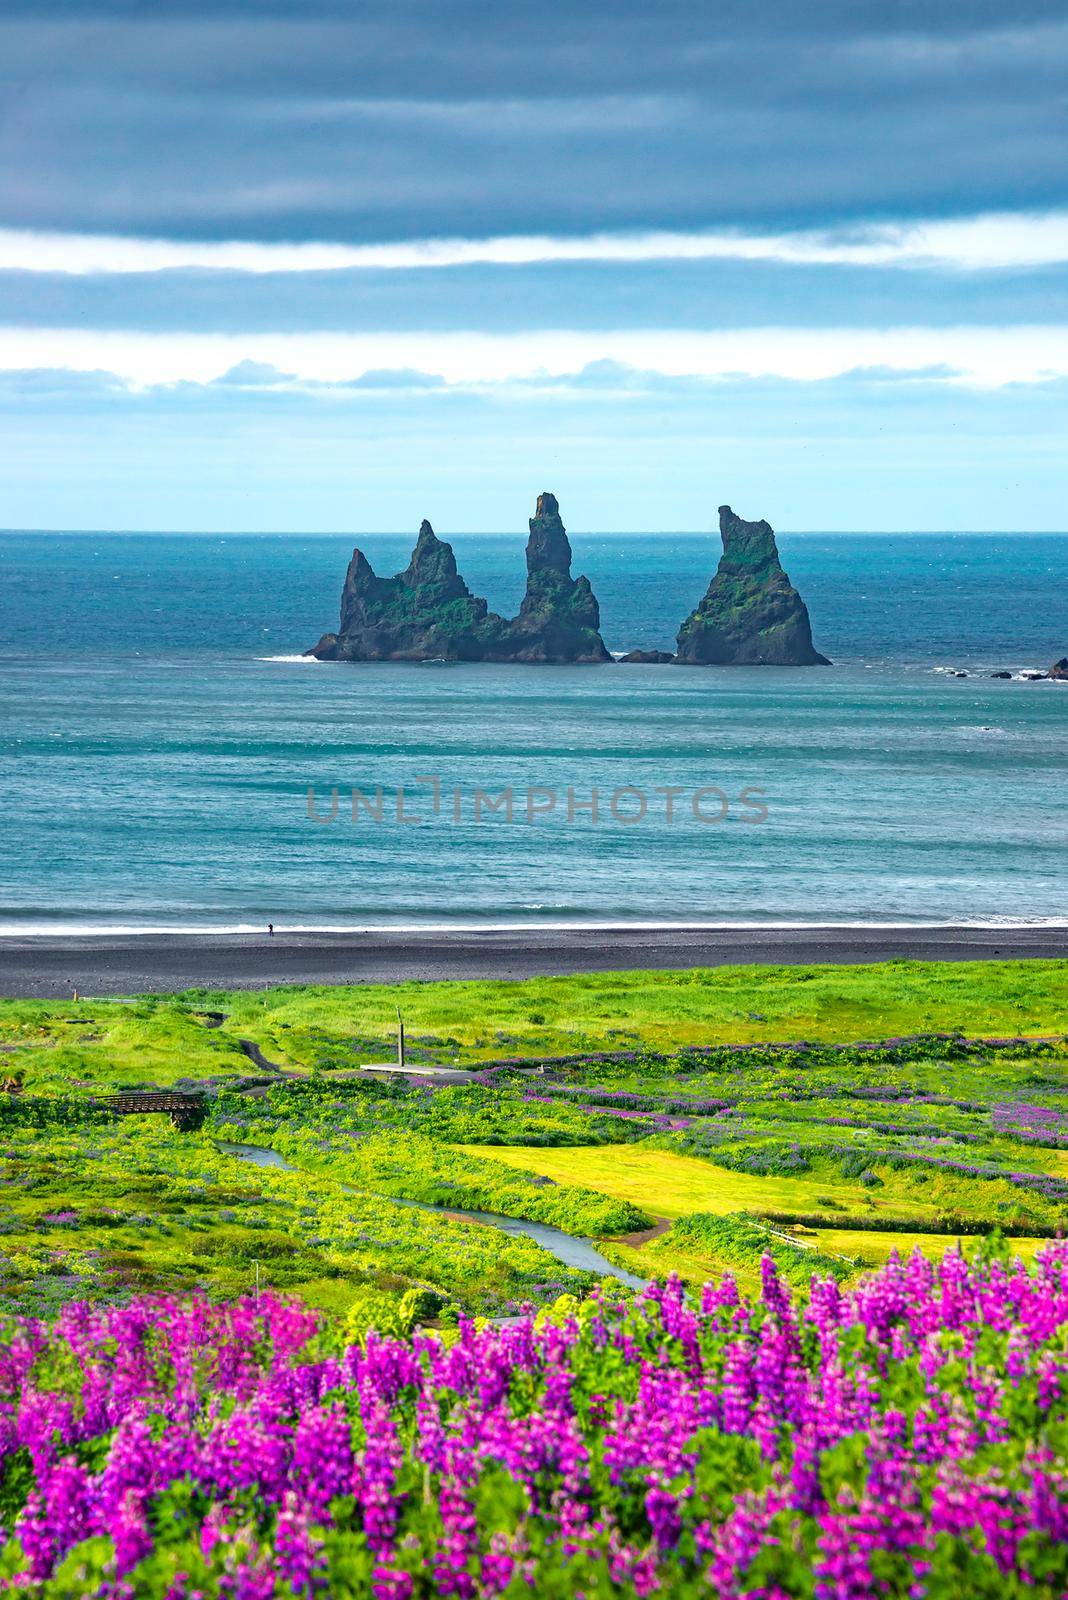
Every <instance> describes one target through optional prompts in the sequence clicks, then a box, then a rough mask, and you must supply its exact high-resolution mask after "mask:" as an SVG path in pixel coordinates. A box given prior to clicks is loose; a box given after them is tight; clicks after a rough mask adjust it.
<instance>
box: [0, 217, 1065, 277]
mask: <svg viewBox="0 0 1068 1600" xmlns="http://www.w3.org/2000/svg"><path fill="white" fill-rule="evenodd" d="M657 261H665V262H666V261H673V262H693V261H746V262H775V263H780V264H786V265H789V266H800V267H805V266H835V267H858V268H873V267H880V268H887V267H891V268H904V269H916V268H932V267H933V268H938V269H941V270H943V271H955V272H990V271H1005V270H1007V269H1011V270H1019V269H1024V268H1027V269H1033V268H1036V267H1049V266H1057V265H1061V264H1064V263H1066V262H1068V210H1057V211H1047V212H1025V211H1022V212H1009V211H1006V212H990V213H987V214H985V215H980V216H972V217H957V218H953V219H940V220H939V219H935V220H928V221H909V222H901V223H895V224H891V223H886V222H883V223H878V224H875V223H869V224H865V225H860V224H857V223H853V224H851V225H850V226H849V228H848V229H823V230H819V231H815V230H811V229H808V230H802V231H795V232H789V233H768V234H756V233H741V232H736V231H713V230H705V231H700V232H673V231H667V230H661V231H657V232H644V233H592V234H587V235H575V236H570V235H553V234H514V235H501V236H498V237H494V238H485V239H463V238H455V239H417V240H409V241H402V242H393V243H381V244H360V245H348V244H339V243H331V242H329V241H319V242H313V241H308V242H304V243H264V242H262V241H257V240H237V239H232V240H227V241H212V240H180V239H144V238H132V237H121V236H116V235H104V234H62V233H47V232H34V231H27V230H20V229H13V228H6V229H0V272H28V273H50V274H62V275H73V276H89V275H94V276H95V275H101V276H116V275H124V274H144V273H159V272H186V273H188V272H216V273H250V274H256V275H262V274H265V273H270V274H297V275H299V274H303V273H323V272H360V271H364V272H368V271H373V272H383V271H387V272H427V271H433V270H441V269H444V268H454V267H470V266H484V265H491V266H500V267H519V266H530V265H549V264H555V263H559V262H582V263H591V262H596V263H607V264H623V263H634V262H657Z"/></svg>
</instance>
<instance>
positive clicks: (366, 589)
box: [306, 494, 611, 662]
mask: <svg viewBox="0 0 1068 1600" xmlns="http://www.w3.org/2000/svg"><path fill="white" fill-rule="evenodd" d="M599 626H600V616H599V611H598V606H597V600H596V598H595V597H594V594H593V591H592V589H591V588H590V585H589V580H588V579H586V578H572V576H571V546H570V544H569V543H568V539H567V534H566V532H565V530H564V525H563V523H562V522H561V520H560V509H559V506H558V505H557V503H556V498H555V496H554V495H551V494H542V495H539V496H538V504H537V512H536V514H535V516H533V517H532V518H531V519H530V538H529V541H528V543H527V588H526V594H525V595H524V597H523V603H522V605H521V607H520V610H519V615H518V616H517V617H515V618H514V619H512V620H511V621H506V620H505V619H504V618H503V617H499V616H497V615H496V613H495V612H492V611H490V610H489V608H488V606H487V604H486V601H485V600H483V599H481V598H480V597H479V596H477V595H473V594H472V593H471V591H470V589H468V587H467V585H466V583H465V582H464V580H463V579H462V578H461V576H460V574H459V572H458V571H457V568H456V557H455V556H454V554H453V551H452V546H451V545H449V544H446V543H445V542H444V541H443V540H441V539H439V538H438V537H437V535H436V534H435V532H434V530H433V528H432V527H431V526H430V523H429V522H424V523H423V524H422V526H421V527H420V529H419V537H418V540H417V541H416V545H415V549H414V550H413V552H412V558H411V560H410V562H409V563H408V566H407V567H406V568H405V570H404V571H403V572H399V573H398V574H397V575H396V577H393V578H380V577H378V576H377V574H376V573H375V572H374V570H373V568H372V567H371V564H370V562H369V561H368V560H367V558H366V556H365V555H364V554H363V553H362V551H360V550H354V551H353V553H352V560H351V561H350V562H349V569H348V572H347V574H346V576H345V586H344V588H343V590H342V593H341V620H340V623H339V626H338V631H337V633H325V634H323V636H322V638H321V639H320V640H319V642H318V644H316V645H314V646H313V647H312V649H311V650H308V651H307V652H306V654H307V655H312V656H316V657H318V659H319V660H320V661H502V662H507V661H521V662H599V661H608V660H610V659H611V658H610V656H609V654H608V651H607V650H606V649H605V646H604V641H603V640H602V638H601V635H600V633H599V631H598V629H599Z"/></svg>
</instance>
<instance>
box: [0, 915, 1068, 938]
mask: <svg viewBox="0 0 1068 1600" xmlns="http://www.w3.org/2000/svg"><path fill="white" fill-rule="evenodd" d="M1035 928H1068V917H1010V916H1004V917H998V916H993V915H991V916H984V917H978V916H977V917H960V918H957V919H955V920H954V921H952V922H949V921H947V920H946V919H945V918H924V919H918V918H906V917H901V918H896V919H893V920H887V921H875V920H872V919H865V918H843V919H841V920H839V921H828V920H825V919H824V920H814V921H811V922H810V921H804V920H801V919H795V920H788V921H783V920H776V921H757V920H752V919H741V918H740V919H737V920H732V921H723V920H721V921H717V922H705V921H700V920H692V919H683V920H670V919H661V920H658V921H646V920H641V921H632V920H628V919H626V918H619V917H617V918H613V919H609V920H592V919H587V918H582V917H578V916H576V917H573V918H566V919H561V918H559V917H554V918H545V919H542V918H538V917H529V918H527V919H526V920H524V921H514V920H505V919H501V920H496V919H493V920H491V919H487V920H484V921H473V920H470V919H466V920H464V919H460V918H457V919H455V920H451V919H450V920H438V921H424V922H419V921H412V922H389V921H384V920H382V921H377V922H337V923H334V922H278V921H276V922H275V923H274V931H275V937H281V936H283V935H287V934H289V935H292V934H301V935H307V936H309V937H319V936H321V935H329V934H344V935H361V934H363V935H367V936H375V937H378V936H381V935H385V934H480V933H484V934H496V933H661V932H663V933H670V932H677V933H762V932H767V933H776V932H778V933H813V932H819V931H820V930H821V929H826V930H842V931H853V932H858V933H863V932H868V933H889V932H893V931H894V930H898V929H901V930H907V931H909V932H916V933H923V932H934V931H936V930H941V929H950V930H953V929H962V930H964V929H968V930H974V931H976V932H982V931H983V930H989V931H991V932H998V933H1011V932H1012V931H1013V930H1014V929H1020V930H1024V929H1035ZM241 936H244V937H249V938H253V937H254V938H267V937H268V934H267V924H266V923H265V922H255V923H254V922H233V923H134V922H123V923H118V922H86V921H76V920H71V921H63V920H59V919H57V920H55V921H49V922H32V921H29V920H27V921H26V922H18V921H13V920H12V919H10V918H4V919H2V920H0V938H3V939H35V938H49V937H51V938H57V939H74V938H161V937H165V938H171V937H174V938H190V939H214V938H222V937H241Z"/></svg>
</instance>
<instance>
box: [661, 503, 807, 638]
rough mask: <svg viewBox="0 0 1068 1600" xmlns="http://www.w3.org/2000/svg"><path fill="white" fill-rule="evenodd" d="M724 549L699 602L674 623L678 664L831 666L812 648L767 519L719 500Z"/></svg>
mask: <svg viewBox="0 0 1068 1600" xmlns="http://www.w3.org/2000/svg"><path fill="white" fill-rule="evenodd" d="M719 531H720V535H721V537H722V539H723V554H722V556H721V557H720V562H719V567H718V569H717V571H716V575H715V577H714V578H713V579H712V582H711V583H710V584H709V586H708V592H707V593H706V595H705V597H704V599H703V600H702V601H701V604H700V605H699V606H698V607H697V610H696V611H692V612H691V613H690V615H689V616H688V617H687V618H686V621H685V622H684V623H683V624H682V627H681V628H680V629H679V635H678V654H677V656H676V660H677V661H678V662H679V664H680V665H681V666H768V667H813V666H822V667H826V666H830V662H829V661H828V660H827V657H826V656H821V655H820V653H819V651H818V650H816V649H814V648H813V644H812V628H811V625H810V623H809V620H808V609H807V607H806V606H805V603H804V601H803V600H802V598H801V596H800V595H799V594H798V592H797V590H796V589H795V588H794V586H793V584H792V583H791V582H790V580H789V578H788V577H787V576H786V573H785V572H784V571H783V569H782V563H781V562H780V560H779V552H778V549H777V547H776V544H775V534H774V532H773V531H772V529H771V526H770V525H769V524H768V523H767V522H745V521H743V519H742V518H741V517H736V516H735V514H734V512H733V511H732V510H731V508H730V506H720V508H719Z"/></svg>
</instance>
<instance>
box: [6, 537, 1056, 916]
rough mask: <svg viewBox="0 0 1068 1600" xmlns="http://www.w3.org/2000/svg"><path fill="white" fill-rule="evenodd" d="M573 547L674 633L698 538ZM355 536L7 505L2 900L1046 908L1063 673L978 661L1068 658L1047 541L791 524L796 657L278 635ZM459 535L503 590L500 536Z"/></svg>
mask: <svg viewBox="0 0 1068 1600" xmlns="http://www.w3.org/2000/svg"><path fill="white" fill-rule="evenodd" d="M572 542H573V545H574V548H575V556H576V561H575V570H576V572H578V571H584V572H586V573H587V574H588V575H589V577H590V579H591V581H592V582H593V585H594V588H595V591H596V593H597V595H598V597H599V599H600V602H601V617H602V631H603V633H604V636H605V639H606V642H607V643H608V645H609V648H610V649H613V650H616V651H624V650H628V649H631V648H634V647H635V646H646V647H650V646H661V647H668V646H670V645H671V644H672V642H673V636H674V632H675V629H676V628H677V626H678V623H679V621H680V620H681V618H682V617H683V616H684V615H685V614H686V612H687V611H689V610H690V608H691V607H692V606H693V605H694V603H695V602H696V601H697V599H698V598H699V597H700V595H701V594H702V593H703V591H704V588H705V586H706V584H707V582H708V579H709V577H710V575H711V573H712V571H713V569H714V566H715V561H716V558H717V556H718V539H713V538H712V537H709V536H704V537H698V536H695V535H686V536H682V535H679V536H673V535H658V536H652V535H649V536H640V535H628V536H619V535H591V536H586V537H575V538H573V541H572ZM352 543H353V540H352V538H351V536H341V537H336V538H335V537H315V538H309V537H303V536H291V537H273V536H272V537H259V536H245V537H241V536H230V537H227V538H214V537H210V538H209V537H195V538H180V537H176V536H163V535H161V536H148V535H144V536H142V535H128V536H118V535H103V534H15V533H13V534H0V779H2V782H3V790H2V793H3V806H4V816H3V832H2V838H0V928H3V929H6V930H14V929H22V930H29V929H35V930H41V931H43V930H46V929H50V930H53V931H55V930H60V929H63V928H71V929H73V928H82V929H89V928H104V929H106V928H118V927H134V928H138V927H146V928H147V927H156V928H168V927H173V928H235V927H243V926H252V927H262V926H263V924H264V923H265V922H267V921H268V920H271V921H273V922H274V923H275V924H276V925H278V926H279V927H296V926H302V927H339V928H340V927H345V928H354V927H355V928H358V927H366V926H382V925H391V926H396V925H408V924H420V925H426V924H436V923H447V924H457V923H468V924H485V923H509V924H514V923H524V922H531V921H539V922H549V923H554V922H571V921H594V922H631V921H636V922H665V921H666V922H671V921H702V922H710V923H758V924H759V923H795V922H856V923H880V922H911V921H916V922H926V921H954V922H961V921H963V922H993V923H996V922H998V921H1001V920H1013V921H1015V920H1053V921H1064V920H1068V895H1066V885H1068V872H1066V869H1068V820H1066V819H1068V807H1066V805H1065V792H1066V787H1065V780H1066V777H1068V685H1058V684H1052V683H1037V684H1031V683H1026V682H1022V681H1018V680H1017V681H1008V682H1006V681H1001V680H991V679H990V678H989V677H987V676H984V674H988V673H990V672H992V671H994V670H996V669H999V668H1008V669H1012V670H1014V671H1019V670H1020V669H1023V668H1032V667H1041V668H1045V667H1047V666H1048V665H1049V663H1050V662H1051V661H1052V660H1053V659H1054V658H1055V657H1059V656H1061V655H1064V654H1066V653H1068V584H1066V582H1065V574H1066V568H1068V537H1066V536H1063V535H1050V536H1046V535H1012V536H992V535H982V536H980V535H952V536H949V535H946V536H943V535H898V536H895V535H881V536H869V535H856V536H848V535H837V536H833V537H832V536H824V535H816V534H808V535H794V536H791V537H782V538H781V539H780V546H781V549H782V552H783V557H784V561H785V564H786V566H787V569H788V570H789V572H790V574H791V577H792V578H793V579H794V581H795V582H796V584H797V585H798V587H799V588H800V590H801V592H802V594H803V595H804V596H805V598H806V599H807V601H808V604H809V609H810V612H811V615H812V620H813V631H814V635H815V639H816V643H817V645H818V647H819V648H820V649H821V650H823V651H825V652H826V653H827V654H828V655H830V656H831V657H832V658H833V659H834V662H835V665H834V667H832V668H827V669H817V668H809V669H797V670H785V669H771V668H750V669H705V670H700V669H693V670H686V669H680V668H667V667H659V668H657V667H584V668H564V667H540V668H531V667H488V666H444V665H424V666H415V665H411V666H409V665H377V666H366V667H351V666H344V665H337V664H332V665H331V664H320V663H314V662H307V661H301V660H299V659H293V658H294V657H297V656H298V655H299V652H300V651H301V650H303V649H305V648H306V647H307V646H308V645H310V644H311V643H312V642H313V641H314V640H315V639H316V638H317V637H318V635H319V634H320V632H322V631H323V629H324V628H326V627H330V626H333V625H334V624H335V622H336V615H337V603H338V595H339V592H340V587H341V581H342V577H343V574H344V569H345V565H346V562H347V560H348V556H349V554H350V552H351V548H352ZM411 543H412V541H411V539H410V538H402V537H397V536H385V535H382V536H375V537H366V538H361V540H360V544H361V546H362V547H363V548H364V549H365V551H366V552H367V554H368V555H369V557H370V559H371V561H372V563H373V564H374V565H375V567H376V570H378V571H380V572H392V571H395V570H397V569H398V568H399V567H401V566H403V565H404V564H405V562H406V560H407V557H408V553H409V551H410V548H411ZM453 543H454V545H455V548H456V551H457V556H458V559H459V562H460V567H461V570H462V571H463V573H464V576H465V577H466V578H467V580H468V583H469V584H470V585H471V587H472V588H473V589H474V590H475V591H476V592H478V593H483V594H485V595H486V596H487V597H488V599H489V601H490V604H491V606H492V607H494V608H495V609H497V610H500V611H505V612H507V611H508V610H509V608H514V607H515V605H516V604H517V603H518V599H519V596H520V593H521V588H522V577H523V540H522V538H521V537H520V536H518V535H511V536H501V537H473V536H468V537H463V536H455V538H454V539H453ZM947 668H961V669H966V670H967V671H968V672H969V676H968V677H967V678H962V679H958V678H954V677H950V676H949V675H948V674H947V672H946V671H945V669H947ZM420 777H424V778H436V779H437V780H438V782H439V785H440V791H439V809H438V811H437V812H436V813H435V811H434V809H433V803H432V801H433V793H434V790H433V786H432V785H431V784H430V783H428V782H422V783H420V782H418V781H417V780H418V779H419V778H420ZM309 785H310V786H312V787H313V789H314V793H315V797H316V798H315V809H316V812H317V814H318V815H322V816H329V814H330V806H331V802H330V791H331V789H332V788H333V787H336V788H337V789H338V791H339V802H338V817H337V820H336V821H335V822H329V821H327V822H319V821H315V820H312V819H311V818H310V817H309V816H308V807H307V792H308V788H309ZM354 786H355V787H357V788H359V790H360V791H361V792H362V793H363V794H364V795H366V796H368V797H369V798H370V797H373V796H374V792H375V790H376V788H377V787H379V786H380V787H381V789H382V791H383V795H382V820H381V822H378V821H374V820H370V819H369V818H368V817H367V815H366V812H365V811H361V813H360V821H359V822H357V823H355V824H354V823H353V822H352V820H351V791H352V789H353V787H354ZM713 786H714V787H717V788H719V789H721V790H722V791H723V793H724V794H725V795H726V797H727V803H726V810H727V816H726V819H725V820H723V821H709V822H704V821H700V820H698V819H697V818H696V817H695V816H694V813H693V794H694V791H695V790H697V789H699V788H711V787H713ZM622 787H626V788H627V789H628V790H634V791H638V793H637V794H634V793H630V794H628V795H622V796H618V797H617V816H616V817H613V815H612V813H611V809H610V802H611V797H612V794H613V792H614V791H615V790H617V789H619V788H622ZM665 787H672V788H675V789H677V790H679V791H681V792H680V793H679V794H676V795H675V796H674V797H673V801H672V809H673V818H672V820H671V821H670V822H669V821H668V819H667V816H666V808H667V799H666V796H664V795H663V794H662V793H661V794H658V793H657V792H656V791H657V790H658V789H660V790H663V789H664V788H665ZM401 788H403V789H404V791H405V800H404V814H405V816H415V817H418V818H420V819H421V820H419V821H414V822H408V821H398V820H397V814H396V813H397V791H398V790H399V789H401ZM480 788H481V789H483V790H485V791H486V792H487V793H489V794H490V795H491V796H493V797H496V796H497V795H499V793H500V791H501V790H502V789H505V788H511V790H512V803H513V815H512V820H511V821H510V822H509V821H508V820H507V818H506V816H505V814H504V810H503V807H502V809H501V810H499V811H496V812H489V811H488V810H487V809H486V807H485V805H484V804H480V811H481V815H480V819H479V820H478V821H476V820H475V814H474V813H475V803H476V790H478V789H480ZM531 788H534V789H536V790H538V791H539V793H537V794H536V795H535V797H534V802H533V804H534V806H535V808H537V807H539V806H547V805H548V797H547V795H546V794H544V793H542V792H541V791H546V790H547V791H551V792H553V793H554V795H555V796H556V804H555V808H554V810H553V811H552V812H550V813H547V814H536V815H535V816H534V818H533V820H527V792H528V790H529V789H531ZM569 788H570V789H571V790H572V791H573V800H574V802H575V809H574V816H573V820H570V821H569V819H568V815H567V791H568V789H569ZM594 788H596V789H597V790H598V802H599V808H600V815H599V816H598V819H597V821H596V822H595V821H594V820H593V819H592V818H591V816H590V813H589V810H588V809H587V807H588V803H589V801H590V798H591V791H592V790H593V789H594ZM744 789H750V790H753V789H757V790H761V791H763V803H764V804H766V806H767V812H768V814H767V819H766V821H763V822H754V821H753V820H750V819H751V818H752V817H753V816H754V815H756V814H757V813H756V812H755V811H754V809H753V806H754V804H756V803H759V801H760V796H752V795H751V796H750V801H751V803H750V805H748V806H746V805H743V804H742V803H741V801H740V800H739V798H738V797H739V796H740V794H741V791H742V790H744ZM457 792H458V794H459V799H458V800H457V799H456V794H457ZM643 801H644V803H645V805H646V806H647V812H646V815H645V817H644V819H643V820H641V821H638V822H625V821H622V820H619V818H620V817H622V816H631V815H633V814H634V813H635V812H636V811H638V810H639V809H640V807H641V804H642V802H643ZM699 807H700V809H701V810H702V812H703V813H704V815H705V816H709V817H716V816H718V815H719V814H720V812H721V811H722V810H723V809H724V802H723V801H722V800H720V799H719V798H717V797H716V796H715V795H712V794H706V795H705V796H704V797H703V798H702V799H701V800H700V802H699Z"/></svg>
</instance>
